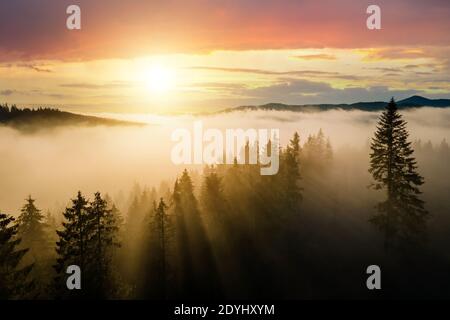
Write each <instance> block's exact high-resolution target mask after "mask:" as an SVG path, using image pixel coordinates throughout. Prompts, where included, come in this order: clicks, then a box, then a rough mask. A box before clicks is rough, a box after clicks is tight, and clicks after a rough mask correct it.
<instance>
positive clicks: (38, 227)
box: [17, 196, 53, 296]
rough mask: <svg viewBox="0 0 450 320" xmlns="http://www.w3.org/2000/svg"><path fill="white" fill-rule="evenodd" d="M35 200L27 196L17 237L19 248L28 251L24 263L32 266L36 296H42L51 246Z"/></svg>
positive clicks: (19, 221)
mask: <svg viewBox="0 0 450 320" xmlns="http://www.w3.org/2000/svg"><path fill="white" fill-rule="evenodd" d="M34 202H35V200H34V199H32V198H31V196H29V197H28V198H27V199H26V204H25V205H24V206H23V207H22V209H21V213H20V215H19V217H18V219H17V224H18V229H17V231H18V232H17V235H18V237H19V238H21V239H22V242H21V244H20V248H27V249H29V251H28V254H27V255H26V256H25V258H24V261H25V262H26V263H30V264H34V268H33V271H32V276H33V278H34V279H35V281H36V285H37V290H38V291H41V292H37V293H38V294H39V293H40V294H44V296H45V291H46V290H45V289H46V286H47V285H48V283H47V279H48V278H49V276H50V273H51V264H52V263H53V262H52V250H53V245H52V243H51V242H50V238H49V235H48V233H47V230H46V228H47V226H46V224H45V223H44V222H43V220H44V216H43V215H42V214H41V211H40V210H39V209H38V208H37V207H36V206H35V204H34Z"/></svg>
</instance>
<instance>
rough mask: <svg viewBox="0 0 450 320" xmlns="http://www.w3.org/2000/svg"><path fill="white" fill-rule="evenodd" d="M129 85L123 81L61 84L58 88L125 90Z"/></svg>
mask: <svg viewBox="0 0 450 320" xmlns="http://www.w3.org/2000/svg"><path fill="white" fill-rule="evenodd" d="M130 85H131V84H130V83H127V82H124V81H113V82H111V83H104V84H94V83H63V84H60V87H63V88H77V89H114V88H127V87H129V86H130Z"/></svg>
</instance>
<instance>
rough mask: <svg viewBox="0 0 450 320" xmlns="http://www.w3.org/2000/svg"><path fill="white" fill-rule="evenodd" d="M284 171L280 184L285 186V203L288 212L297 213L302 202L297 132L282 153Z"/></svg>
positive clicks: (283, 194) (283, 193)
mask: <svg viewBox="0 0 450 320" xmlns="http://www.w3.org/2000/svg"><path fill="white" fill-rule="evenodd" d="M282 160H283V163H282V165H283V167H284V168H283V169H282V170H281V178H282V181H281V182H280V183H281V185H282V186H283V192H282V196H283V198H284V199H283V201H282V203H283V204H284V205H285V206H286V211H287V212H296V211H297V210H298V208H299V204H300V201H301V200H302V193H301V187H300V185H299V183H300V179H301V176H300V137H299V135H298V133H297V132H296V133H295V134H294V136H293V138H292V139H291V140H290V141H289V144H288V146H287V147H286V150H285V151H284V152H283V153H282Z"/></svg>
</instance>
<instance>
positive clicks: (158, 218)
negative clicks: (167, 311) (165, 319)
mask: <svg viewBox="0 0 450 320" xmlns="http://www.w3.org/2000/svg"><path fill="white" fill-rule="evenodd" d="M167 208H168V207H167V205H166V203H165V202H164V200H163V199H162V198H161V199H160V200H159V203H158V204H156V202H154V203H153V209H152V210H151V212H150V214H149V215H148V216H147V218H146V221H145V222H146V223H145V224H146V227H147V228H148V229H147V230H146V237H145V243H144V246H145V251H144V252H145V253H146V255H145V257H144V259H143V260H144V268H145V273H144V274H143V277H141V282H140V283H141V288H140V289H139V291H140V292H139V293H140V294H141V295H142V296H143V297H145V298H153V299H154V298H158V299H165V298H167V297H168V289H169V287H168V280H169V268H168V251H169V237H170V234H171V233H172V230H171V226H170V225H171V223H170V219H169V216H168V214H167Z"/></svg>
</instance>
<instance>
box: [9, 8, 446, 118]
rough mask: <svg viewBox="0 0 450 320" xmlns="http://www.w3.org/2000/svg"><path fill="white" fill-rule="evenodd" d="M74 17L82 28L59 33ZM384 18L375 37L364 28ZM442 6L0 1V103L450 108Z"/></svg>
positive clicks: (94, 108) (164, 108) (105, 108)
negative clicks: (411, 102)
mask: <svg viewBox="0 0 450 320" xmlns="http://www.w3.org/2000/svg"><path fill="white" fill-rule="evenodd" d="M70 4H77V5H79V6H80V7H81V16H82V29H81V30H77V31H69V30H67V29H66V18H67V14H66V8H67V6H68V5H70ZM370 4H377V5H379V6H380V7H381V13H382V19H381V21H382V30H368V29H367V28H366V19H367V17H368V15H367V14H366V8H367V6H368V5H370ZM449 17H450V3H449V2H448V1H446V0H431V1H413V0H409V1H407V0H400V1H387V0H377V1H365V0H363V1H349V0H339V1H337V0H336V1H332V0H326V1H324V0H320V1H314V0H305V1H301V0H292V1H266V0H242V1H233V0H227V1H225V0H223V1H222V0H209V1H204V0H197V1H194V0H184V1H169V0H164V1H162V0H152V1H144V0H128V1H123V0H109V1H98V0H97V1H93V0H84V1H75V0H72V1H66V0H40V1H35V0H8V1H6V0H2V1H1V3H0V103H9V104H13V103H15V104H18V105H19V106H38V105H45V106H47V105H50V106H56V107H59V108H62V109H68V110H76V111H81V112H175V111H179V110H183V111H186V110H195V111H205V110H206V111H208V110H215V109H218V108H219V109H220V108H226V107H234V106H238V105H248V104H263V103H267V102H282V103H291V104H308V103H344V102H345V103H351V102H357V101H373V100H387V99H389V98H390V97H391V96H395V97H396V98H398V99H401V98H405V97H407V96H410V95H413V94H420V95H425V96H427V97H431V98H450V32H449V30H450V19H449Z"/></svg>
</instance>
